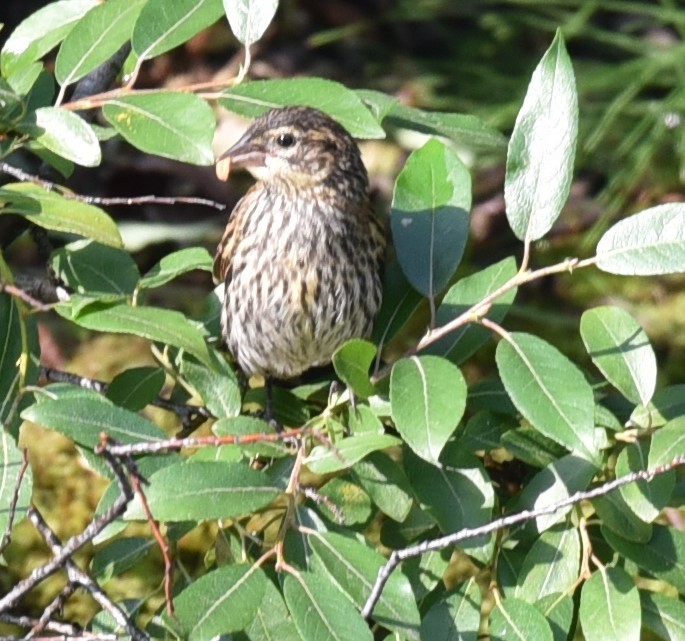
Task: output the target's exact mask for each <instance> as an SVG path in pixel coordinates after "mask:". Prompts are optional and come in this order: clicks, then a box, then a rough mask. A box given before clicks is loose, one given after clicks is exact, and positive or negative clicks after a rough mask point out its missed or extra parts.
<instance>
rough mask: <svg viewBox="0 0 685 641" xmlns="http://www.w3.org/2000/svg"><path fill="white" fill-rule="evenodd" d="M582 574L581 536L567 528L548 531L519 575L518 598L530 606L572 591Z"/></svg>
mask: <svg viewBox="0 0 685 641" xmlns="http://www.w3.org/2000/svg"><path fill="white" fill-rule="evenodd" d="M579 571H580V535H579V533H578V530H577V529H576V528H575V527H574V526H572V525H569V524H564V525H560V526H557V527H555V528H552V529H551V530H547V531H546V532H543V533H542V534H541V535H540V538H538V539H537V540H536V541H535V543H533V545H532V546H531V548H530V550H529V551H528V553H527V554H526V558H525V560H524V561H523V566H522V567H521V571H520V572H519V575H518V580H517V583H516V591H515V593H514V595H515V596H516V597H517V598H519V599H523V600H524V601H526V602H528V603H533V604H534V603H536V602H537V601H539V600H540V599H542V598H544V597H546V596H549V595H550V594H555V593H556V592H566V591H567V590H570V589H571V588H572V587H573V586H574V584H575V583H576V581H577V580H578V573H579Z"/></svg>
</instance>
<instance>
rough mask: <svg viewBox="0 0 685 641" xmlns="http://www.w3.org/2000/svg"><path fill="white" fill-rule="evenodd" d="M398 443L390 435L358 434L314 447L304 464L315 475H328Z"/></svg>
mask: <svg viewBox="0 0 685 641" xmlns="http://www.w3.org/2000/svg"><path fill="white" fill-rule="evenodd" d="M399 443H401V441H400V439H398V438H397V437H395V436H391V435H390V434H373V433H367V434H358V435H354V436H348V437H346V438H344V439H342V440H340V441H336V442H335V443H334V444H333V445H332V446H331V445H316V446H314V448H313V449H312V451H311V452H310V453H309V456H307V458H306V459H305V461H304V462H305V464H306V465H307V467H308V468H309V469H310V470H311V471H312V472H314V473H315V474H329V473H330V472H338V471H340V470H344V469H346V468H348V467H351V466H352V465H354V464H355V463H356V462H357V461H361V460H362V459H363V458H364V457H365V456H366V455H367V454H370V453H371V452H376V451H378V450H384V449H386V448H388V447H392V446H393V445H398V444H399Z"/></svg>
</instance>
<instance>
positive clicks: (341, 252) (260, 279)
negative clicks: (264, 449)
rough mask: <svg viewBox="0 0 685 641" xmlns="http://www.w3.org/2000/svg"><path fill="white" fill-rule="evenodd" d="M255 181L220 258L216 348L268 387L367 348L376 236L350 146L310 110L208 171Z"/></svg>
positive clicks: (278, 122)
mask: <svg viewBox="0 0 685 641" xmlns="http://www.w3.org/2000/svg"><path fill="white" fill-rule="evenodd" d="M233 168H236V169H238V168H243V169H246V170H247V171H248V172H250V173H251V174H252V176H253V177H254V178H255V179H256V182H255V184H254V185H253V186H252V187H251V188H250V189H249V191H248V192H247V193H246V194H245V195H244V196H243V197H242V198H241V199H240V200H239V201H238V203H237V204H236V206H235V207H234V209H233V211H232V212H231V214H230V216H229V219H228V224H227V226H226V229H225V231H224V233H223V236H222V238H221V241H220V243H219V245H218V247H217V251H216V256H215V259H214V270H213V272H214V279H215V281H216V282H218V283H220V282H223V283H224V299H223V304H222V310H221V328H222V338H223V342H224V343H225V345H226V347H227V348H228V350H229V352H230V353H231V355H232V356H233V359H234V361H235V362H236V363H237V365H238V367H239V368H240V369H241V370H242V372H243V374H244V375H245V376H246V377H247V378H250V377H253V376H261V377H263V378H264V380H265V387H266V408H265V409H266V411H265V413H266V416H267V418H268V420H270V421H271V422H275V423H276V424H277V421H276V420H275V418H274V416H273V410H272V406H271V403H272V401H271V394H272V387H271V385H272V383H273V380H288V379H293V378H295V377H298V376H299V375H300V374H302V373H303V372H305V371H307V370H308V369H310V368H312V367H319V366H323V365H327V364H329V363H330V362H331V359H332V356H333V353H334V352H335V351H336V350H337V349H338V348H339V347H340V346H341V345H342V344H343V343H345V342H346V341H347V340H348V339H352V338H367V337H369V336H370V334H371V330H372V327H373V322H374V318H375V316H376V314H377V313H378V311H379V309H380V306H381V301H382V272H383V265H384V261H385V252H386V234H385V231H384V225H383V224H382V222H381V220H380V219H379V218H378V217H377V216H376V214H375V213H374V211H373V209H372V206H371V203H370V200H369V181H368V175H367V171H366V168H365V166H364V163H363V162H362V158H361V154H360V151H359V147H358V146H357V143H356V142H355V140H354V139H353V138H352V136H351V135H350V134H349V133H348V131H347V130H346V129H345V128H344V127H343V126H342V125H340V124H339V123H338V122H337V121H335V120H334V119H333V118H331V117H330V116H328V115H327V114H325V113H323V112H322V111H319V110H318V109H314V108H312V107H303V106H294V107H293V106H291V107H279V108H275V109H272V110H270V111H268V112H266V113H264V114H263V115H261V116H260V117H258V118H256V119H255V120H254V121H253V122H252V124H251V125H250V126H249V127H248V129H247V131H246V132H245V134H244V135H243V136H242V137H241V138H240V139H239V140H238V141H237V142H236V143H235V144H234V145H233V146H231V147H230V148H229V149H228V150H227V151H226V152H225V153H224V154H222V155H221V156H220V157H219V159H218V161H217V175H219V176H220V177H223V178H224V179H227V178H228V174H229V173H230V171H232V169H233Z"/></svg>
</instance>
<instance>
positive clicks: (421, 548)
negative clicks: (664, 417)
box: [361, 455, 685, 619]
mask: <svg viewBox="0 0 685 641" xmlns="http://www.w3.org/2000/svg"><path fill="white" fill-rule="evenodd" d="M681 465H685V455H681V456H678V457H676V458H674V459H673V460H672V461H670V462H669V463H666V464H664V465H659V466H657V467H653V468H649V469H646V470H639V471H637V472H632V473H631V474H626V475H625V476H621V477H619V478H617V479H615V480H613V481H610V482H609V483H603V484H602V485H599V486H598V487H595V488H593V489H591V490H585V491H582V492H576V493H575V494H572V495H571V496H569V497H568V498H566V499H564V500H563V501H559V502H558V503H554V504H552V505H549V506H547V507H541V508H537V509H535V510H523V511H522V512H517V513H515V514H509V515H507V516H503V517H501V518H499V519H495V520H494V521H491V522H490V523H488V524H486V525H482V526H480V527H475V528H464V529H463V530H459V531H458V532H454V533H452V534H447V535H445V536H441V537H439V538H437V539H432V540H430V541H423V542H421V543H419V544H418V545H412V546H410V547H407V548H404V549H403V550H395V551H394V552H393V553H392V554H391V555H390V558H389V559H388V561H387V562H386V564H385V565H384V566H383V567H382V568H381V569H380V570H379V571H378V576H377V577H376V582H375V583H374V585H373V588H372V589H371V594H369V598H368V599H367V600H366V603H365V604H364V607H363V608H362V612H361V614H362V616H363V617H364V618H365V619H368V618H369V617H370V616H371V615H372V614H373V609H374V608H375V607H376V604H377V603H378V600H379V599H380V597H381V594H382V592H383V588H384V587H385V584H386V583H387V582H388V580H389V579H390V576H391V575H392V573H393V572H394V570H395V568H396V567H397V566H398V565H399V564H400V563H401V562H402V561H406V560H407V559H410V558H412V557H414V556H421V555H422V554H425V553H426V552H432V551H435V550H443V549H445V548H447V547H450V546H452V545H455V544H456V543H459V541H464V540H466V539H473V538H476V537H478V536H484V535H486V534H491V533H492V532H495V531H496V530H501V529H504V528H508V527H511V526H512V525H516V524H517V523H521V522H523V521H531V520H533V519H536V518H538V517H540V516H546V515H548V514H553V513H554V512H557V511H558V510H561V509H563V508H565V507H569V506H571V505H575V504H577V503H580V502H581V501H587V500H590V499H593V498H596V497H598V496H604V495H605V494H609V492H613V491H614V490H616V489H618V488H619V487H623V486H624V485H628V484H630V483H635V482H636V481H651V480H652V479H653V478H654V477H655V476H658V475H659V474H664V473H666V472H668V471H670V470H672V469H674V468H676V467H679V466H681Z"/></svg>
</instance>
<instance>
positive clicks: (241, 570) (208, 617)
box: [174, 565, 268, 641]
mask: <svg viewBox="0 0 685 641" xmlns="http://www.w3.org/2000/svg"><path fill="white" fill-rule="evenodd" d="M267 582H268V579H267V578H266V575H265V574H264V572H262V570H260V569H259V568H258V567H257V566H256V565H229V566H226V567H222V568H219V569H218V570H213V571H212V572H208V573H207V574H205V575H204V576H201V577H200V578H199V579H196V580H195V581H194V582H193V583H191V584H190V585H189V586H188V587H187V588H186V589H185V590H183V591H182V592H181V593H180V594H179V595H178V596H176V597H175V598H174V607H175V610H176V617H177V618H178V621H179V623H180V624H181V626H182V627H183V630H184V632H185V635H186V638H187V639H189V640H190V641H209V639H212V638H215V637H218V636H220V635H226V634H229V633H231V632H238V631H239V630H242V629H243V628H245V626H247V625H248V624H249V623H250V622H251V621H252V619H253V617H254V616H255V615H256V614H257V610H258V608H259V604H260V603H261V601H262V597H263V596H264V592H265V590H266V584H267Z"/></svg>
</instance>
